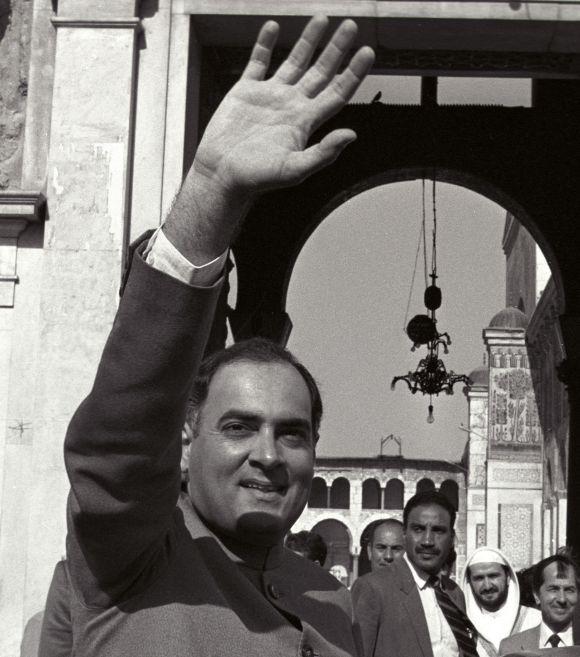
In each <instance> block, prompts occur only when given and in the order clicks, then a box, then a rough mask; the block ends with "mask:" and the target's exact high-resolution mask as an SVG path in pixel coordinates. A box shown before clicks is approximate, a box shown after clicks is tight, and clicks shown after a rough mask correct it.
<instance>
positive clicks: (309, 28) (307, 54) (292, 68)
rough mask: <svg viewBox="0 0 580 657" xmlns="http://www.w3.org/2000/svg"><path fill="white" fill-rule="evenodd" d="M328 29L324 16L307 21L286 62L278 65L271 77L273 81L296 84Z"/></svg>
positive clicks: (326, 19)
mask: <svg viewBox="0 0 580 657" xmlns="http://www.w3.org/2000/svg"><path fill="white" fill-rule="evenodd" d="M327 27H328V18H326V16H320V15H318V16H313V17H312V18H311V19H310V20H309V21H308V24H307V25H306V27H305V28H304V30H303V31H302V34H301V35H300V38H299V39H298V41H297V42H296V43H295V45H294V48H292V50H291V52H290V54H289V55H288V57H287V58H286V60H285V61H284V62H283V63H282V64H281V65H280V68H279V69H278V70H277V71H276V74H275V75H274V76H273V77H274V79H276V80H278V81H279V82H283V83H285V84H294V83H295V82H297V81H298V80H299V79H300V78H301V77H302V75H304V71H306V69H307V68H308V65H309V64H310V60H311V59H312V55H313V54H314V51H315V50H316V48H317V47H318V44H319V43H320V40H321V39H322V36H323V35H324V33H325V32H326V28H327Z"/></svg>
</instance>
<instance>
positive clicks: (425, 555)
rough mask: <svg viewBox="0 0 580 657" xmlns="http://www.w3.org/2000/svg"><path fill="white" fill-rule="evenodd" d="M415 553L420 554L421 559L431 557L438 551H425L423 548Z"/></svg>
mask: <svg viewBox="0 0 580 657" xmlns="http://www.w3.org/2000/svg"><path fill="white" fill-rule="evenodd" d="M417 554H418V555H420V556H421V557H422V558H423V559H433V558H434V557H437V556H439V553H438V552H425V551H424V550H421V551H417Z"/></svg>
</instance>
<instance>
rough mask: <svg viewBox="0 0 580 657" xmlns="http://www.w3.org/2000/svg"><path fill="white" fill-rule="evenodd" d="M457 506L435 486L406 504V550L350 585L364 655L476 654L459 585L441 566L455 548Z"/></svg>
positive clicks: (426, 656) (434, 656) (431, 656)
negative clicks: (400, 556) (385, 565)
mask: <svg viewBox="0 0 580 657" xmlns="http://www.w3.org/2000/svg"><path fill="white" fill-rule="evenodd" d="M455 515H456V513H455V509H454V507H453V505H452V504H451V503H450V502H449V501H448V499H447V498H446V497H445V496H444V495H442V494H441V493H439V492H437V491H427V492H424V493H417V494H416V495H415V496H413V497H412V498H411V499H410V500H409V501H408V502H407V504H406V505H405V509H404V511H403V527H404V531H405V550H406V551H405V555H404V556H403V558H402V559H399V560H398V561H395V562H394V563H392V564H391V566H390V567H389V568H380V569H378V570H376V571H374V572H372V573H369V574H368V575H365V576H363V577H361V578H359V579H358V580H357V581H356V582H355V583H354V585H353V587H352V596H353V603H354V607H355V617H356V621H357V624H358V625H359V628H360V631H361V635H362V642H363V651H364V657H460V655H461V656H462V657H476V650H475V641H474V636H473V627H472V626H471V624H470V623H469V621H468V619H467V617H466V616H465V603H464V599H463V594H462V593H461V591H460V589H459V587H458V586H457V585H456V584H455V583H454V582H453V581H451V580H450V579H449V578H448V577H445V576H440V571H441V569H442V567H443V566H444V564H445V562H446V561H447V559H448V556H449V553H450V552H451V550H452V549H453V541H454V536H455V535H454V530H453V527H454V524H455Z"/></svg>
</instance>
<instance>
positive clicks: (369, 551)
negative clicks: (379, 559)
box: [367, 541, 373, 561]
mask: <svg viewBox="0 0 580 657" xmlns="http://www.w3.org/2000/svg"><path fill="white" fill-rule="evenodd" d="M367 556H368V558H369V561H370V560H371V559H372V558H373V549H372V547H371V544H370V541H369V543H368V544H367Z"/></svg>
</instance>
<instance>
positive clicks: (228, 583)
mask: <svg viewBox="0 0 580 657" xmlns="http://www.w3.org/2000/svg"><path fill="white" fill-rule="evenodd" d="M219 288H220V286H219V285H216V286H214V287H213V288H207V289H206V288H194V287H191V286H188V285H185V284H183V283H180V282H179V281H176V280H174V279H173V278H171V277H170V276H167V275H165V274H163V273H161V272H159V271H157V270H155V269H153V268H151V267H149V266H148V265H147V264H146V263H144V262H143V261H142V260H141V258H140V256H139V254H137V255H136V257H135V259H134V261H133V269H132V272H131V274H130V276H129V278H128V282H127V285H126V287H125V291H124V294H123V298H122V300H121V304H120V306H119V311H118V313H117V317H116V318H115V323H114V326H113V329H112V331H111V334H110V336H109V339H108V341H107V344H106V347H105V350H104V352H103V357H102V360H101V363H100V365H99V369H98V372H97V376H96V379H95V384H94V387H93V389H92V391H91V393H90V394H89V396H88V397H87V399H85V401H84V402H83V403H82V404H81V406H80V407H79V409H78V410H77V412H76V413H75V416H74V418H73V420H72V421H71V423H70V426H69V430H68V433H67V438H66V443H65V460H66V465H67V470H68V474H69V478H70V481H71V493H70V495H69V501H68V523H69V533H68V536H67V554H68V565H69V572H70V579H71V589H72V590H71V621H72V636H73V652H72V654H73V655H75V656H77V657H191V655H196V657H215V656H218V655H219V656H222V655H224V656H225V655H232V656H236V657H253V656H254V655H267V657H296V655H300V654H302V655H315V654H318V655H324V656H325V657H350V656H353V655H356V652H357V649H356V644H355V638H354V635H353V624H352V607H351V602H350V595H349V593H348V591H347V590H346V589H345V588H344V587H343V586H342V585H341V584H340V583H339V582H338V581H337V580H336V579H334V578H333V577H332V576H331V575H329V574H328V573H327V572H325V571H324V570H323V569H322V568H320V567H318V566H315V565H314V564H312V563H310V562H308V561H307V560H306V559H303V558H302V557H298V556H297V555H295V554H293V553H291V552H290V551H289V550H286V549H285V548H283V547H281V546H274V547H272V548H265V549H263V550H260V549H259V548H250V549H246V550H245V551H244V550H243V549H242V548H241V547H240V546H237V547H236V546H232V545H231V544H230V547H229V549H228V547H227V546H226V545H225V544H224V541H223V540H220V538H219V537H218V536H216V535H215V534H213V533H212V532H211V530H210V529H209V528H208V527H207V526H206V525H205V524H204V523H203V521H202V520H201V519H200V518H199V517H198V515H197V514H196V512H195V509H194V508H193V506H192V504H191V500H190V499H189V497H188V496H182V497H181V498H180V499H179V504H177V502H178V496H179V490H180V483H181V471H180V466H179V463H180V457H181V428H182V426H183V421H184V415H185V405H186V401H187V397H188V392H189V389H190V385H191V378H192V376H193V375H194V373H195V371H196V370H197V368H198V365H199V361H200V359H201V357H202V354H203V350H204V345H205V341H206V338H207V335H208V333H209V330H210V326H211V321H212V318H213V313H214V308H215V302H216V299H217V296H218V294H219V291H220V289H219ZM176 504H177V506H176ZM245 547H246V548H247V546H245Z"/></svg>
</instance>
